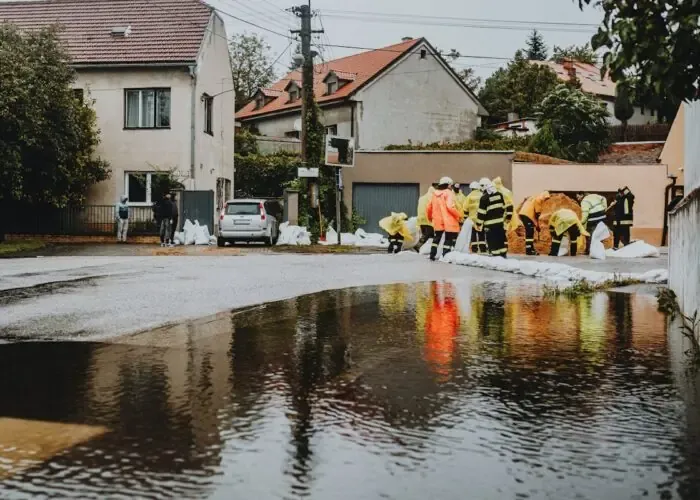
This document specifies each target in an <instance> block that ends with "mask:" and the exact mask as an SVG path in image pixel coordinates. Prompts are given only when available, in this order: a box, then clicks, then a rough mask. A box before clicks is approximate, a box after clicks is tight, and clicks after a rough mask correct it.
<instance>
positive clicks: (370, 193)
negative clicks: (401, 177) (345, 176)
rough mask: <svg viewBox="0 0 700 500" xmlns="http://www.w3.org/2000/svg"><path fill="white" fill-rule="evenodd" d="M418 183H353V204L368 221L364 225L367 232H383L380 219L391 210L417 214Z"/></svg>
mask: <svg viewBox="0 0 700 500" xmlns="http://www.w3.org/2000/svg"><path fill="white" fill-rule="evenodd" d="M419 187H420V186H419V185H418V184H365V183H358V182H355V183H353V185H352V206H353V208H354V209H355V211H357V213H358V214H359V215H360V217H362V218H363V219H365V220H366V221H367V223H366V224H365V225H363V226H362V229H364V230H365V231H367V232H370V233H377V232H381V229H380V228H379V220H380V219H382V218H384V217H386V216H387V215H389V214H391V212H405V213H406V214H407V215H408V216H409V217H413V216H415V215H416V208H417V207H418V196H419V194H418V193H419Z"/></svg>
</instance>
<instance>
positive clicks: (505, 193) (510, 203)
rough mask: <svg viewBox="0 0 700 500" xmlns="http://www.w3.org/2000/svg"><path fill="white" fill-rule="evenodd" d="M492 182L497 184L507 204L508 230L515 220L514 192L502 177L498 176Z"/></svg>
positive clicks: (497, 188)
mask: <svg viewBox="0 0 700 500" xmlns="http://www.w3.org/2000/svg"><path fill="white" fill-rule="evenodd" d="M492 182H493V185H494V186H496V190H497V191H498V192H499V193H501V195H503V201H505V204H506V230H508V228H509V227H510V223H511V221H512V220H513V212H514V207H513V192H512V191H511V190H510V189H508V188H507V187H505V186H504V185H503V179H501V178H500V177H496V178H495V179H494V180H493V181H492Z"/></svg>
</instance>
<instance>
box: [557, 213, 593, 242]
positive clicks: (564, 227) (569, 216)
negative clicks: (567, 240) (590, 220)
mask: <svg viewBox="0 0 700 500" xmlns="http://www.w3.org/2000/svg"><path fill="white" fill-rule="evenodd" d="M572 226H576V227H578V229H579V231H581V234H582V235H584V236H588V233H587V232H586V229H585V228H584V227H583V224H581V221H580V220H579V219H578V216H577V215H576V212H574V211H573V210H569V209H568V208H560V209H559V210H557V211H556V212H554V213H553V214H552V216H551V217H550V218H549V227H550V228H551V229H553V230H554V232H555V233H556V235H557V236H561V235H562V234H564V233H566V232H567V231H568V230H569V229H570V228H571V227H572Z"/></svg>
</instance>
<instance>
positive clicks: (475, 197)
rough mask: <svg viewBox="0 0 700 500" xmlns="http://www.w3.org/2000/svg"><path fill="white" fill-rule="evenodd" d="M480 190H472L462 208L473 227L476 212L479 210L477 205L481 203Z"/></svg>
mask: <svg viewBox="0 0 700 500" xmlns="http://www.w3.org/2000/svg"><path fill="white" fill-rule="evenodd" d="M481 194H482V193H481V189H473V190H472V192H471V193H469V196H467V197H466V200H465V203H464V206H465V209H464V211H465V212H466V213H467V217H469V218H470V219H471V221H472V223H473V224H474V225H476V217H477V213H476V212H477V211H478V210H479V203H481Z"/></svg>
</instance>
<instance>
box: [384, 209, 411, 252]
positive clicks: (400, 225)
mask: <svg viewBox="0 0 700 500" xmlns="http://www.w3.org/2000/svg"><path fill="white" fill-rule="evenodd" d="M407 220H408V216H407V215H406V214H405V213H403V212H399V213H397V212H391V215H390V216H389V217H384V218H383V219H382V220H380V221H379V227H381V228H382V229H383V230H384V231H386V232H387V233H389V248H388V252H389V253H399V252H401V249H402V248H403V242H404V240H406V241H411V240H412V239H413V238H412V236H411V231H410V230H409V229H408V226H407V225H406V221H407Z"/></svg>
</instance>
